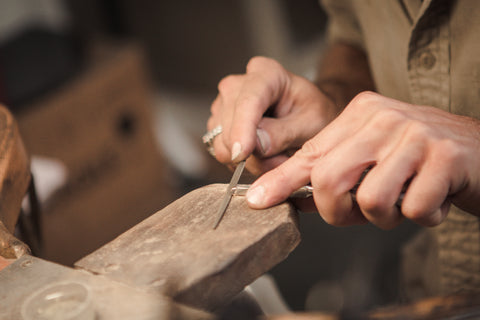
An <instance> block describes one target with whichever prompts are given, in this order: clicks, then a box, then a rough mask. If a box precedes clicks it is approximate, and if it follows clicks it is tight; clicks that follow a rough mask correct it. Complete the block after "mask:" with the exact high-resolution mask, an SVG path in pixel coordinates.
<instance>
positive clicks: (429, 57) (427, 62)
mask: <svg viewBox="0 0 480 320" xmlns="http://www.w3.org/2000/svg"><path fill="white" fill-rule="evenodd" d="M418 60H419V64H420V66H422V67H423V68H424V69H426V70H430V69H432V68H433V67H434V66H435V63H436V62H437V59H436V58H435V56H434V55H433V53H432V52H430V51H424V52H422V53H421V54H420V57H419V58H418Z"/></svg>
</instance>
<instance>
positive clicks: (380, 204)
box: [356, 188, 388, 216]
mask: <svg viewBox="0 0 480 320" xmlns="http://www.w3.org/2000/svg"><path fill="white" fill-rule="evenodd" d="M356 199H357V203H358V206H359V207H360V208H361V209H362V211H366V212H368V213H370V214H372V215H375V216H377V215H379V213H381V212H383V211H385V210H386V209H387V207H388V205H387V204H386V203H385V201H382V198H381V197H380V196H379V195H378V194H377V193H375V192H374V191H371V190H369V191H365V190H364V189H362V188H359V189H358V191H357V194H356Z"/></svg>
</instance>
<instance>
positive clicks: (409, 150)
mask: <svg viewBox="0 0 480 320" xmlns="http://www.w3.org/2000/svg"><path fill="white" fill-rule="evenodd" d="M423 156H424V148H423V143H422V141H415V140H413V141H412V140H411V139H408V138H406V139H405V138H404V139H401V141H400V142H399V144H398V145H396V146H395V147H394V148H393V149H392V150H391V152H390V153H388V154H387V155H386V156H385V157H383V159H380V160H379V161H377V164H376V165H375V167H373V168H372V169H371V170H370V171H369V172H368V174H367V175H366V176H365V178H364V179H363V181H362V183H361V184H360V186H359V188H358V190H357V195H356V197H357V202H358V204H359V207H360V209H361V210H362V212H363V214H364V215H365V217H367V219H368V220H369V221H371V222H372V223H373V224H375V225H377V226H378V227H380V228H382V229H392V228H393V227H395V226H397V225H398V224H399V223H400V222H401V221H402V220H403V219H402V214H401V211H400V210H399V207H398V205H397V200H398V198H399V196H400V193H401V192H402V189H403V188H404V186H405V184H406V183H407V181H408V180H409V179H410V178H411V177H412V176H413V175H414V174H415V172H416V171H417V168H418V166H419V165H420V163H421V161H422V159H423Z"/></svg>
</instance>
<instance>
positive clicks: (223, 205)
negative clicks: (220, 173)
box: [213, 160, 245, 229]
mask: <svg viewBox="0 0 480 320" xmlns="http://www.w3.org/2000/svg"><path fill="white" fill-rule="evenodd" d="M243 169H245V160H243V161H241V162H239V163H238V165H237V168H236V169H235V172H234V173H233V176H232V179H231V180H230V184H229V185H228V187H227V191H226V192H225V195H224V196H223V200H222V203H221V204H220V208H218V213H217V220H216V221H215V224H214V226H213V229H216V228H217V227H218V224H219V223H220V221H221V220H222V218H223V215H224V214H225V211H226V210H227V207H228V204H229V203H230V200H231V199H232V196H233V193H232V189H233V188H234V187H236V186H237V183H238V180H240V176H241V175H242V172H243Z"/></svg>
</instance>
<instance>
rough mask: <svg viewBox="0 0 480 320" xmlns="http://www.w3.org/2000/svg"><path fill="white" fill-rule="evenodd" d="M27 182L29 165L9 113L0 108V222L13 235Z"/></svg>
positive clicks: (28, 181) (15, 125) (28, 180)
mask: <svg viewBox="0 0 480 320" xmlns="http://www.w3.org/2000/svg"><path fill="white" fill-rule="evenodd" d="M29 183H30V163H29V159H28V156H27V152H26V151H25V147H24V145H23V142H22V140H21V138H20V134H19V132H18V127H17V123H16V122H15V120H14V119H13V116H12V115H11V114H10V112H9V111H8V110H7V109H6V108H5V107H3V106H0V221H2V222H3V224H4V225H5V227H6V228H7V230H8V231H10V232H11V233H13V231H14V229H15V224H16V223H17V219H18V215H19V213H20V207H21V204H22V199H23V197H24V196H25V194H26V192H27V189H28V184H29Z"/></svg>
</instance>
